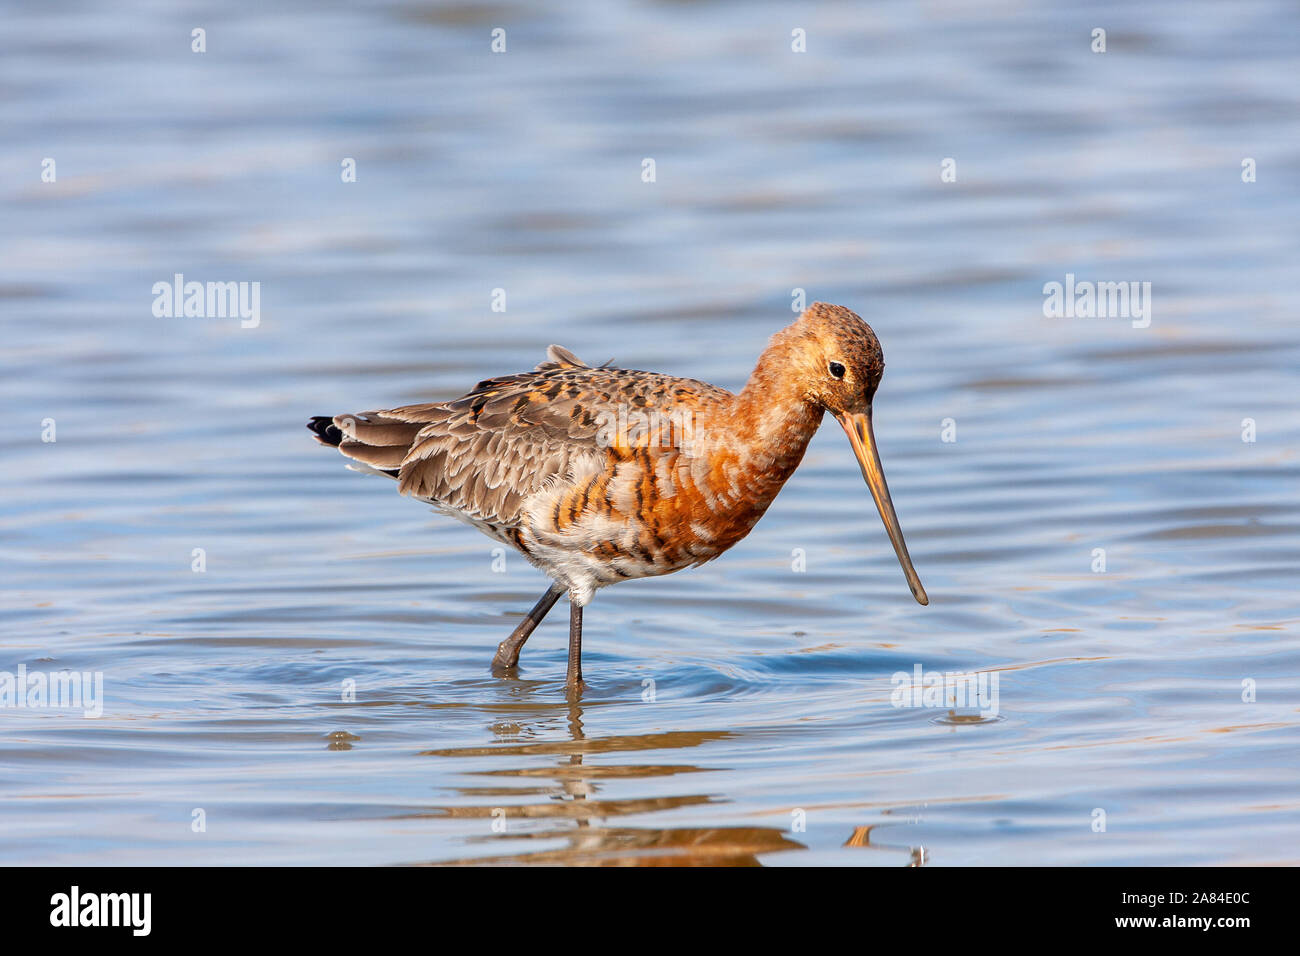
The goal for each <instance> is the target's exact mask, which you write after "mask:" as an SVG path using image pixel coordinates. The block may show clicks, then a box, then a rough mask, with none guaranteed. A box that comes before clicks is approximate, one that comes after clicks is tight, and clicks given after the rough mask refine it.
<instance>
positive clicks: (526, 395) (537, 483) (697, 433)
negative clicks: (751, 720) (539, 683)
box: [307, 302, 929, 693]
mask: <svg viewBox="0 0 1300 956" xmlns="http://www.w3.org/2000/svg"><path fill="white" fill-rule="evenodd" d="M884 368H885V363H884V357H883V355H882V352H881V347H880V340H879V339H878V338H877V337H876V333H875V332H874V331H872V329H871V327H870V326H869V325H868V324H867V323H866V322H865V321H864V320H863V319H862V318H861V316H859V315H858V314H857V313H855V312H853V311H851V310H850V309H847V308H845V307H843V306H837V305H829V304H827V303H823V302H814V303H812V304H811V305H810V306H808V308H807V309H805V310H804V311H803V313H802V314H801V315H800V316H799V318H798V319H797V320H795V321H794V322H793V323H792V324H790V325H788V326H787V327H785V328H784V329H781V330H780V331H778V332H776V333H775V334H774V335H773V336H772V337H771V339H770V340H769V342H768V345H767V347H766V348H765V349H764V350H763V352H762V354H761V355H760V356H759V358H758V362H757V364H756V365H755V367H754V371H753V373H752V374H751V375H750V377H749V380H748V381H747V382H746V384H745V386H744V387H743V388H742V389H741V390H740V391H739V392H736V393H732V392H730V391H727V390H726V389H723V388H719V387H717V386H714V385H709V384H707V383H705V382H700V381H696V380H693V379H688V378H677V377H674V376H671V375H666V374H662V373H658V372H646V371H639V370H636V369H624V368H618V367H615V366H613V365H612V363H605V364H603V365H599V366H592V365H588V364H587V363H586V362H584V361H582V360H581V359H579V358H578V357H577V356H576V355H574V354H573V353H572V352H571V351H569V350H568V349H566V348H563V347H561V346H558V345H552V346H550V347H549V348H548V349H547V354H546V360H545V361H543V362H541V363H540V364H538V365H537V366H536V367H535V368H534V369H533V370H532V371H531V372H521V373H518V374H513V375H500V376H497V377H495V378H489V379H485V380H484V381H481V382H479V383H478V384H477V385H475V386H474V387H473V388H472V389H471V390H470V391H469V392H467V393H466V394H464V395H462V396H461V397H460V398H456V399H452V400H451V401H444V402H428V403H423V404H416V405H403V406H400V407H398V408H389V409H381V410H375V411H367V412H358V413H355V414H342V415H332V416H314V417H313V418H312V419H311V420H310V421H309V422H308V423H307V427H308V428H309V429H310V430H311V431H312V432H313V433H314V435H315V438H316V440H317V441H318V442H320V443H321V444H324V445H329V446H333V447H335V448H337V449H338V450H339V452H341V453H342V454H343V456H344V457H345V458H347V459H349V467H351V468H353V469H354V470H359V471H363V472H369V473H374V474H379V475H383V476H385V477H387V478H391V479H393V480H395V481H396V483H397V490H398V492H399V493H401V494H403V495H406V496H409V497H411V498H415V499H417V500H419V501H422V502H425V503H427V504H429V505H432V506H433V508H434V510H435V511H439V512H442V513H445V514H447V515H450V516H452V517H455V518H458V519H460V520H461V521H464V522H467V523H468V524H470V525H472V526H473V527H475V528H477V529H478V530H480V531H482V532H484V533H485V534H487V535H489V536H490V537H492V538H493V539H495V540H496V541H498V542H501V543H503V544H505V545H508V546H510V547H512V548H514V549H516V550H517V551H518V552H519V553H520V554H522V555H523V556H524V558H526V559H527V560H528V561H529V562H530V563H531V564H533V565H534V566H536V567H537V568H539V569H540V570H541V571H542V572H544V573H545V574H546V575H547V576H548V577H549V578H550V579H551V584H550V586H549V587H548V588H547V590H546V592H545V593H544V594H543V595H542V596H541V598H540V599H539V600H538V601H537V603H536V604H535V605H534V606H533V608H532V610H530V611H529V612H528V613H527V614H526V615H525V616H524V618H523V619H522V620H521V621H520V622H519V624H518V626H517V627H516V628H515V629H514V630H513V631H512V632H511V634H510V635H509V636H508V637H507V638H506V639H505V640H503V641H502V642H501V643H500V644H499V645H498V647H497V650H496V653H495V654H494V655H493V659H492V665H491V666H492V670H493V672H494V673H497V674H501V675H509V674H510V673H512V672H513V671H514V669H515V668H516V667H517V665H518V661H519V655H520V651H521V649H522V648H523V646H524V643H525V642H526V641H527V640H528V638H529V636H530V635H531V634H532V633H533V631H534V629H536V627H537V626H538V624H540V623H541V621H542V619H543V618H544V617H545V616H546V614H547V613H548V612H549V611H550V610H551V608H552V607H554V605H555V603H556V602H557V601H558V600H559V599H560V597H561V596H563V595H565V594H567V595H568V598H569V656H568V666H567V669H566V673H565V687H566V690H567V691H569V692H570V693H573V692H579V693H580V692H581V691H582V689H583V688H584V687H585V683H584V680H583V675H582V612H583V608H584V607H585V606H586V605H587V604H588V603H590V602H591V600H592V597H593V596H594V595H595V593H596V591H598V590H599V589H601V588H604V587H608V586H609V585H611V584H617V583H618V582H620V581H626V580H629V579H634V578H644V577H652V576H656V575H661V574H669V573H672V572H674V571H680V570H682V569H684V568H689V567H694V566H698V565H701V564H704V563H705V562H707V561H711V560H713V559H714V558H716V557H718V556H719V555H721V554H722V553H723V552H725V551H727V550H728V549H729V548H731V547H733V546H734V545H735V544H736V543H737V542H738V541H740V540H741V539H742V538H744V537H745V536H746V535H747V534H748V533H749V532H750V530H751V529H752V528H753V527H754V525H755V524H756V523H757V522H758V520H759V518H761V517H762V516H763V514H764V512H766V511H767V509H768V506H769V505H771V503H772V501H773V500H774V499H775V498H776V495H777V493H778V492H779V491H780V490H781V488H782V486H784V484H785V482H786V480H787V479H788V478H789V477H790V476H791V475H792V474H793V473H794V471H795V469H796V468H797V467H798V465H799V463H800V461H801V460H802V459H803V456H804V452H805V451H806V450H807V448H808V443H809V441H811V439H812V437H813V435H814V434H815V433H816V432H817V429H818V427H819V426H820V425H821V423H822V419H823V416H824V415H825V413H827V412H829V413H830V414H831V415H832V416H833V417H834V418H835V419H836V421H838V422H839V424H840V425H841V427H843V429H844V432H845V434H846V435H847V437H848V440H849V444H850V446H851V447H852V449H853V454H854V455H855V457H856V458H857V461H858V465H859V467H860V468H861V471H862V476H863V478H864V479H865V481H866V484H867V487H868V489H869V490H870V493H871V496H872V498H873V499H874V501H875V505H876V509H877V511H878V512H879V513H880V517H881V520H882V521H883V522H884V526H885V531H886V533H887V535H888V537H889V540H890V542H891V544H892V545H893V549H894V552H895V555H896V556H897V558H898V561H899V564H900V565H901V567H902V570H903V575H904V577H905V579H906V581H907V584H908V587H909V588H910V589H911V592H912V596H913V597H914V598H915V599H916V601H917V603H919V604H922V605H925V604H929V598H928V596H927V595H926V592H925V588H924V587H922V585H921V579H920V577H919V576H918V574H917V572H916V569H915V568H914V567H913V565H912V559H911V557H910V555H909V554H908V550H907V544H906V542H905V541H904V539H903V533H902V531H901V529H900V528H899V524H898V517H897V515H896V514H895V511H894V505H893V501H892V499H891V498H890V494H889V487H888V485H887V484H886V483H885V474H884V471H883V470H882V467H881V463H880V456H879V453H878V452H877V450H876V440H875V435H874V432H873V428H872V401H873V399H874V397H875V394H876V390H877V388H879V386H880V380H881V376H882V374H883V373H884Z"/></svg>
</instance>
